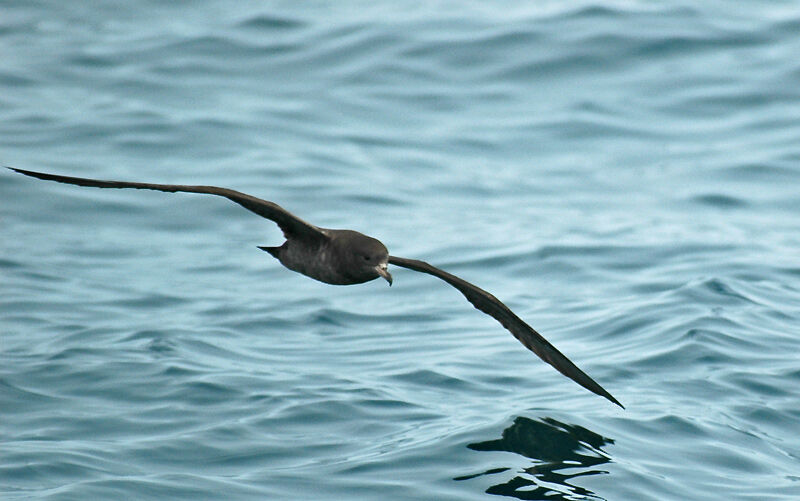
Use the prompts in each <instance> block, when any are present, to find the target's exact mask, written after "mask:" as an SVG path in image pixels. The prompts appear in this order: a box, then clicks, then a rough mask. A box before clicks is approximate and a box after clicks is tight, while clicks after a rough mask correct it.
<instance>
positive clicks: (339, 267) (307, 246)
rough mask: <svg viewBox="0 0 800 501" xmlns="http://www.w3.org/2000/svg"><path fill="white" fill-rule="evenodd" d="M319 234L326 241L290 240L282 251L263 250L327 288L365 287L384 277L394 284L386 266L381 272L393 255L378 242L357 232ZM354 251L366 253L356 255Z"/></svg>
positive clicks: (297, 238)
mask: <svg viewBox="0 0 800 501" xmlns="http://www.w3.org/2000/svg"><path fill="white" fill-rule="evenodd" d="M319 230H320V232H321V233H322V234H323V235H324V236H325V238H309V237H302V236H301V237H297V236H295V237H287V239H286V242H284V243H283V245H281V246H280V247H259V248H260V249H262V250H265V251H267V252H269V253H270V254H272V255H273V256H275V257H276V258H277V259H278V261H280V262H281V264H282V265H284V266H286V267H287V268H289V269H290V270H292V271H296V272H298V273H302V274H303V275H305V276H307V277H311V278H313V279H314V280H319V281H320V282H325V283H326V284H332V285H354V284H362V283H364V282H369V281H370V280H375V279H376V278H379V277H381V276H388V277H389V278H387V280H389V281H390V282H391V275H389V272H388V271H385V266H384V268H383V270H381V269H380V263H381V261H384V262H385V261H386V258H387V257H388V256H389V251H387V250H386V247H385V246H384V245H383V244H382V243H380V242H379V241H378V240H376V239H374V238H372V237H368V236H367V235H364V234H363V233H359V232H357V231H353V230H332V229H328V228H319ZM354 247H355V248H358V249H363V252H360V253H353V252H352V249H353V248H354ZM376 266H377V267H378V268H377V269H376ZM384 271H385V274H384V273H383V272H384Z"/></svg>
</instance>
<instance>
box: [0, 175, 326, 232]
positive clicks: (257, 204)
mask: <svg viewBox="0 0 800 501" xmlns="http://www.w3.org/2000/svg"><path fill="white" fill-rule="evenodd" d="M9 169H11V170H13V171H16V172H19V173H20V174H25V175H26V176H31V177H36V178H39V179H46V180H48V181H58V182H59V183H67V184H77V185H78V186H92V187H95V188H134V189H138V190H156V191H167V192H171V193H175V192H177V191H181V192H187V193H207V194H209V195H218V196H221V197H225V198H227V199H228V200H231V201H233V202H236V203H237V204H239V205H241V206H242V207H244V208H245V209H247V210H250V211H252V212H255V213H256V214H258V215H259V216H262V217H265V218H267V219H270V220H272V221H275V222H276V223H277V224H278V226H279V227H280V228H281V231H283V234H284V235H285V236H286V237H289V236H301V237H302V236H305V237H314V238H327V237H326V236H325V233H324V232H323V231H322V230H321V229H320V228H317V227H316V226H314V225H313V224H311V223H307V222H306V221H303V220H302V219H300V218H299V217H297V216H295V215H294V214H292V213H291V212H289V211H287V210H286V209H284V208H283V207H281V206H280V205H278V204H276V203H273V202H269V201H267V200H261V199H260V198H256V197H253V196H250V195H247V194H245V193H241V192H238V191H235V190H229V189H227V188H218V187H216V186H190V185H181V184H152V183H133V182H127V181H101V180H99V179H85V178H82V177H70V176H59V175H56V174H47V173H44V172H34V171H30V170H24V169H16V168H14V167H9Z"/></svg>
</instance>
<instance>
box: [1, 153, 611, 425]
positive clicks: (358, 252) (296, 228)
mask: <svg viewBox="0 0 800 501" xmlns="http://www.w3.org/2000/svg"><path fill="white" fill-rule="evenodd" d="M8 168H9V169H11V170H13V171H16V172H19V173H20V174H25V175H26V176H31V177H35V178H39V179H45V180H48V181H57V182H59V183H67V184H75V185H78V186H92V187H96V188H134V189H141V190H156V191H166V192H171V193H175V192H186V193H204V194H208V195H217V196H221V197H225V198H227V199H228V200H231V201H232V202H235V203H237V204H239V205H241V206H242V207H244V208H245V209H247V210H250V211H252V212H255V213H256V214H258V215H259V216H262V217H264V218H266V219H269V220H272V221H274V222H275V223H277V224H278V226H279V227H280V229H281V231H282V232H283V235H284V237H285V238H286V241H285V242H284V243H283V244H282V245H280V246H278V247H259V248H260V249H262V250H264V251H266V252H268V253H269V254H271V255H272V256H274V257H275V258H276V259H277V260H278V261H280V262H281V264H282V265H284V266H285V267H287V268H289V269H290V270H292V271H296V272H298V273H301V274H303V275H306V276H307V277H310V278H313V279H315V280H319V281H320V282H324V283H327V284H334V285H352V284H360V283H364V282H369V281H370V280H374V279H376V278H380V277H382V278H384V279H385V280H386V281H387V282H389V285H391V284H392V275H391V274H390V273H389V268H388V267H389V264H393V265H396V266H402V267H403V268H408V269H410V270H414V271H419V272H421V273H427V274H428V275H433V276H434V277H436V278H439V279H441V280H444V281H445V282H447V283H448V284H450V285H452V286H453V287H455V288H456V289H458V291H459V292H461V293H462V294H463V295H464V297H466V298H467V301H469V302H470V303H472V305H473V306H474V307H475V308H477V309H478V310H480V311H482V312H484V313H486V314H487V315H490V316H491V317H493V318H494V319H496V320H497V321H498V322H500V324H501V325H502V326H503V327H505V328H506V329H508V330H509V331H510V332H511V334H513V335H514V337H515V338H517V339H518V340H519V341H520V342H521V343H522V344H523V345H524V346H525V347H526V348H528V349H529V350H531V351H532V352H534V353H535V354H536V355H538V356H539V358H541V359H542V360H544V361H545V362H547V363H548V364H550V365H552V366H553V367H555V368H556V370H558V371H559V372H560V373H562V374H563V375H565V376H567V377H568V378H570V379H572V380H573V381H575V382H576V383H578V384H579V385H581V386H583V387H584V388H586V389H587V390H589V391H591V392H594V393H596V394H598V395H600V396H602V397H605V398H607V399H608V400H610V401H611V402H613V403H615V404H617V405H618V406H620V407H622V408H623V409H624V408H625V407H624V406H623V405H622V404H621V403H619V401H618V400H617V399H616V398H614V397H613V396H612V395H611V394H610V393H609V392H607V391H606V390H605V389H603V387H602V386H600V385H599V384H597V382H595V380H594V379H592V378H590V377H589V376H588V375H587V374H586V373H585V372H583V371H582V370H580V369H579V368H578V367H577V366H576V365H575V364H574V363H572V361H570V359H568V358H567V357H566V356H564V355H563V354H562V353H561V352H560V351H558V350H557V349H556V347H555V346H553V345H552V344H550V343H549V342H548V341H547V340H546V339H545V338H544V337H542V335H541V334H539V333H538V332H536V330H534V329H533V328H532V327H531V326H530V325H528V324H527V323H525V322H524V321H523V320H522V319H521V318H519V317H518V316H517V315H515V314H514V312H512V311H511V310H510V309H509V308H508V307H507V306H506V305H505V304H503V303H502V302H501V301H500V300H499V299H497V298H496V297H494V296H493V295H492V294H490V293H488V292H486V291H485V290H483V289H481V288H479V287H477V286H475V285H473V284H471V283H469V282H467V281H466V280H463V279H461V278H459V277H457V276H455V275H452V274H450V273H447V272H446V271H444V270H441V269H439V268H437V267H435V266H433V265H430V264H428V263H426V262H424V261H419V260H416V259H406V258H403V257H397V256H391V255H389V251H388V250H387V249H386V246H385V245H383V243H381V242H380V241H379V240H376V239H374V238H372V237H369V236H367V235H364V234H363V233H359V232H357V231H353V230H333V229H329V228H320V227H318V226H314V225H313V224H311V223H309V222H307V221H304V220H302V219H300V218H299V217H297V216H295V215H294V214H292V213H291V212H289V211H287V210H286V209H284V208H283V207H281V206H279V205H278V204H276V203H274V202H269V201H267V200H261V199H260V198H256V197H253V196H251V195H247V194H245V193H241V192H239V191H235V190H231V189H227V188H218V187H216V186H191V185H179V184H152V183H136V182H127V181H101V180H98V179H85V178H80V177H70V176H60V175H56V174H47V173H44V172H34V171H29V170H23V169H16V168H14V167H8Z"/></svg>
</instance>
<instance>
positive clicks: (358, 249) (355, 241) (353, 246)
mask: <svg viewBox="0 0 800 501" xmlns="http://www.w3.org/2000/svg"><path fill="white" fill-rule="evenodd" d="M349 243H350V245H349V247H350V249H349V250H350V260H351V263H352V266H353V267H354V268H356V269H357V270H358V275H360V276H363V277H366V278H367V280H372V279H374V278H378V277H383V278H384V279H385V280H386V281H387V282H389V285H392V275H391V274H390V273H389V270H388V266H389V251H388V250H387V249H386V246H385V245H383V244H382V243H381V242H380V240H376V239H374V238H372V237H368V236H366V235H363V234H360V233H356V232H353V234H352V236H350V242H349Z"/></svg>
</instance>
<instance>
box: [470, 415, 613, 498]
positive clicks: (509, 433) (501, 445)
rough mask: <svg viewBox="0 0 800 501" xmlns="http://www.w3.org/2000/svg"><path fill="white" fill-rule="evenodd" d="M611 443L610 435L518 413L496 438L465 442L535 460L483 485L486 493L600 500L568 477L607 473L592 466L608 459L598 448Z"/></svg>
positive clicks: (478, 448)
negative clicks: (499, 480)
mask: <svg viewBox="0 0 800 501" xmlns="http://www.w3.org/2000/svg"><path fill="white" fill-rule="evenodd" d="M613 443H614V440H612V439H610V438H606V437H603V436H602V435H598V434H597V433H595V432H593V431H591V430H588V429H586V428H584V427H582V426H577V425H570V424H566V423H562V422H560V421H557V420H555V419H552V418H543V419H541V420H533V419H530V418H526V417H518V418H516V419H515V420H514V423H513V424H512V425H511V426H509V427H508V428H506V429H505V430H503V435H502V437H501V438H500V439H498V440H487V441H485V442H478V443H474V444H469V445H468V446H467V447H468V448H470V449H472V450H475V451H504V452H513V453H516V454H519V455H520V456H524V457H526V458H528V459H530V460H532V461H533V462H534V464H533V465H532V466H530V467H527V468H524V469H523V471H524V474H523V473H520V474H518V475H516V476H514V477H513V478H511V479H510V480H507V481H505V482H502V483H499V484H495V485H492V486H491V487H489V488H488V489H486V493H487V494H497V495H501V496H509V497H515V498H518V499H542V500H545V499H546V500H554V499H555V500H559V499H563V500H568V499H575V496H580V497H585V498H589V499H603V498H602V497H600V496H598V495H597V494H595V493H594V492H592V491H589V490H587V489H585V488H583V487H580V486H576V485H573V484H572V483H571V481H572V480H573V479H575V478H577V477H582V476H587V475H598V474H603V473H608V472H607V471H604V470H600V469H597V467H598V466H600V465H602V464H605V463H609V462H611V459H610V458H609V456H608V455H607V454H606V453H605V452H604V451H603V450H602V448H603V447H604V446H605V445H607V444H613ZM514 468H515V467H511V466H509V467H498V468H492V469H490V470H487V471H485V472H481V473H477V474H473V475H465V476H461V477H456V478H455V479H454V480H470V479H473V478H476V477H481V476H487V475H496V474H499V473H504V472H508V471H509V470H512V469H514ZM562 470H566V471H568V472H569V473H565V472H563V471H562Z"/></svg>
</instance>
